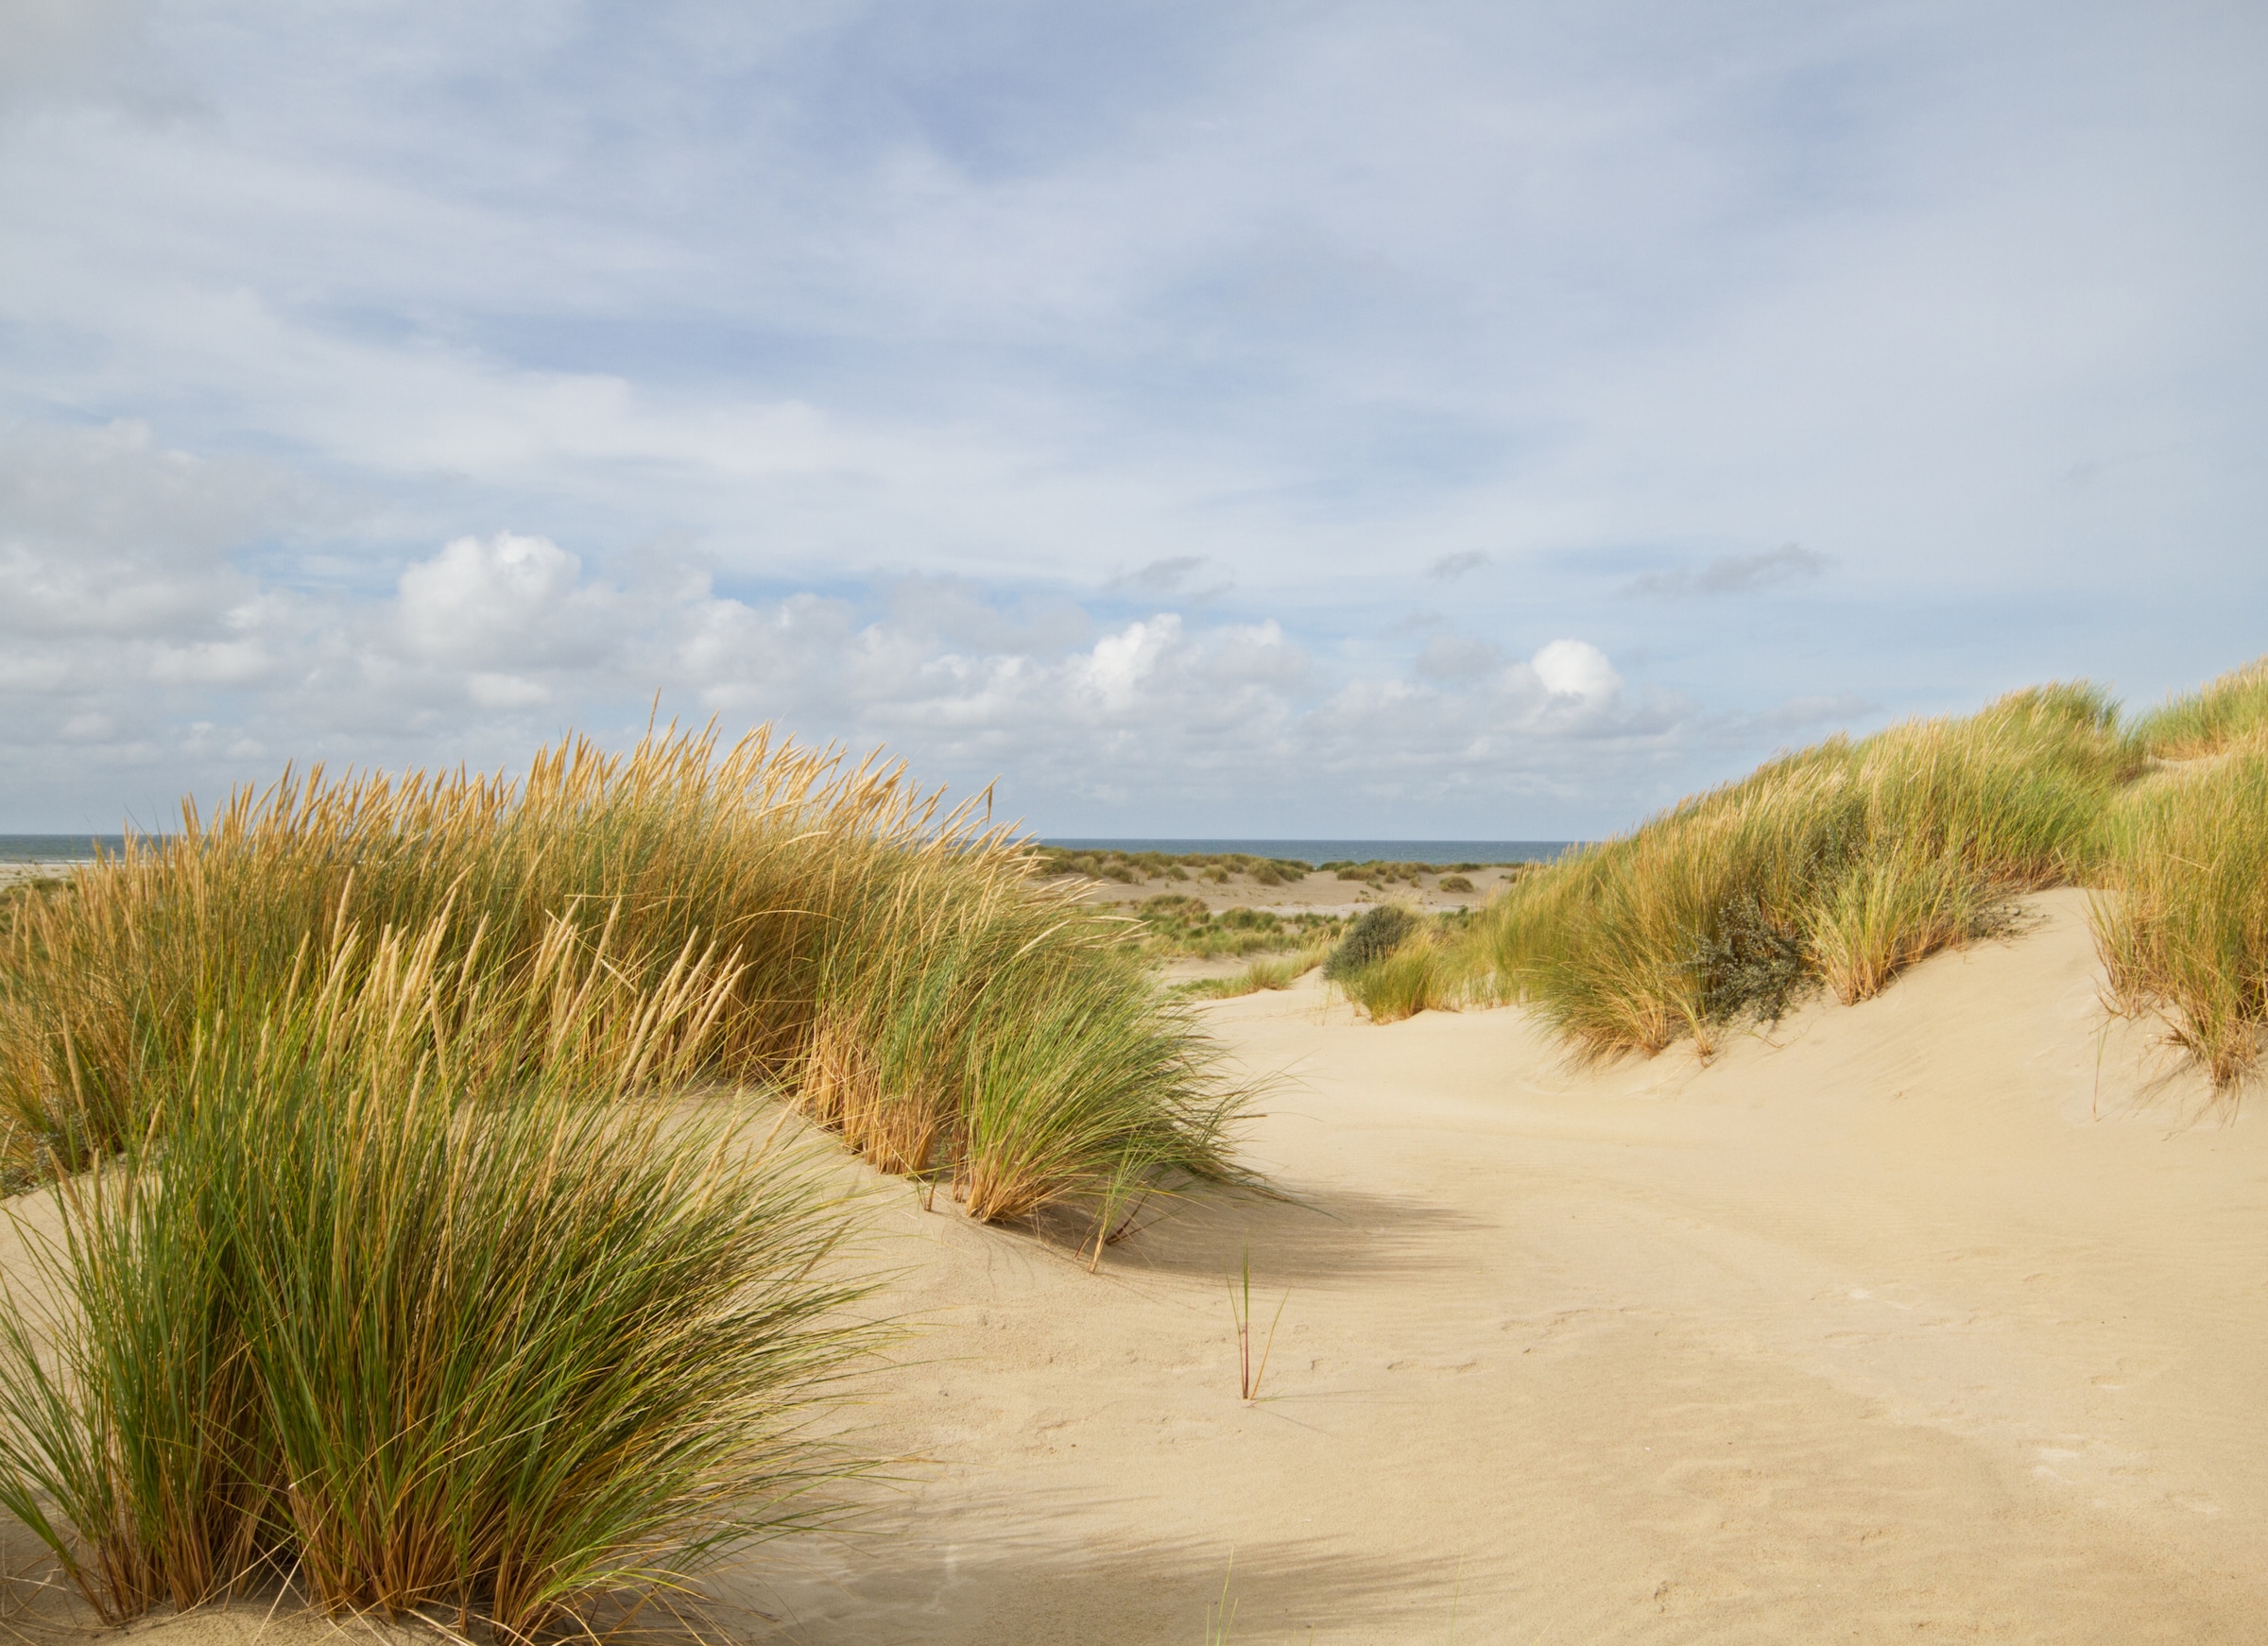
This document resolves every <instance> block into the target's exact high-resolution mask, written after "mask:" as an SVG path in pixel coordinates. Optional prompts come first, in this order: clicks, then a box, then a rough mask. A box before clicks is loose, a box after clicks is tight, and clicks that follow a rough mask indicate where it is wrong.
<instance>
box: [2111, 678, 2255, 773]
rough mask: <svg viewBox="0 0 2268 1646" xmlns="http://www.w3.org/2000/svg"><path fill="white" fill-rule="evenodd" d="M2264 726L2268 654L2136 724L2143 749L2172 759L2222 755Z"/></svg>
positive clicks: (2174, 699) (2161, 708)
mask: <svg viewBox="0 0 2268 1646" xmlns="http://www.w3.org/2000/svg"><path fill="white" fill-rule="evenodd" d="M2261 731H2268V658H2259V659H2257V660H2254V661H2252V662H2249V663H2247V664H2245V665H2244V666H2243V667H2242V668H2241V669H2231V670H2230V671H2229V672H2228V673H2227V674H2225V675H2223V676H2222V677H2220V678H2219V679H2217V680H2213V681H2211V682H2209V683H2208V684H2207V685H2206V686H2205V687H2204V688H2203V689H2201V690H2199V691H2195V692H2191V693H2190V694H2188V695H2187V696H2182V697H2175V698H2173V700H2172V701H2170V702H2167V703H2165V704H2162V705H2160V706H2159V707H2158V708H2156V709H2154V710H2152V711H2150V712H2148V713H2146V714H2144V715H2143V716H2142V717H2141V718H2140V719H2139V720H2138V721H2137V722H2136V723H2135V728H2134V733H2135V736H2136V738H2137V739H2138V740H2139V742H2140V743H2141V745H2142V746H2143V747H2144V748H2146V749H2148V750H2149V751H2150V753H2152V754H2153V755H2156V757H2158V758H2159V759H2160V760H2171V761H2182V760H2197V759H2200V758H2203V757H2205V756H2208V755H2215V754H2219V753H2221V752H2222V751H2223V750H2224V749H2226V748H2227V747H2229V746H2231V745H2232V744H2235V743H2238V742H2241V741H2243V740H2245V739H2248V738H2251V737H2253V736H2254V735H2256V734H2257V733H2259V732H2261Z"/></svg>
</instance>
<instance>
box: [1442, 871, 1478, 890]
mask: <svg viewBox="0 0 2268 1646" xmlns="http://www.w3.org/2000/svg"><path fill="white" fill-rule="evenodd" d="M1439 885H1440V889H1441V890H1443V891H1445V892H1469V891H1470V890H1472V889H1473V888H1472V882H1471V881H1470V880H1469V879H1468V878H1467V877H1466V876H1464V875H1461V874H1445V875H1443V876H1442V877H1441V879H1440V882H1439Z"/></svg>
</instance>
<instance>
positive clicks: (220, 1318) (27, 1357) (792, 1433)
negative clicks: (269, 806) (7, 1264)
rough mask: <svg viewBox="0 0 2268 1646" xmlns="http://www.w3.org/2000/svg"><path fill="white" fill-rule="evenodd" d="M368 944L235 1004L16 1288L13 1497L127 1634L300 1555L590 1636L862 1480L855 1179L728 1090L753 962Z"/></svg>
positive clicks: (66, 1199)
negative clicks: (742, 985)
mask: <svg viewBox="0 0 2268 1646" xmlns="http://www.w3.org/2000/svg"><path fill="white" fill-rule="evenodd" d="M446 937H447V932H446V928H445V926H444V925H443V924H442V923H440V922H435V923H434V924H432V925H431V926H429V927H428V928H427V929H426V930H425V931H424V932H423V933H421V934H417V935H416V936H415V937H414V938H413V937H408V936H404V935H403V934H395V933H388V934H384V935H382V936H381V937H380V938H379V939H378V940H377V941H376V942H375V943H364V942H363V941H362V939H361V938H360V936H359V934H358V933H357V932H356V930H355V929H354V928H352V927H346V928H342V929H338V930H336V931H335V932H334V934H331V935H330V937H329V938H328V939H327V940H326V942H325V943H324V944H323V945H322V946H320V947H318V948H315V949H313V950H312V951H310V950H304V949H303V950H302V955H301V959H302V963H303V964H302V965H301V967H300V968H299V969H297V970H296V971H295V975H294V978H293V979H292V980H291V981H290V982H289V983H288V984H287V985H286V986H284V987H283V989H281V990H280V991H279V994H278V996H277V998H276V999H275V1000H274V1001H273V1002H272V1003H271V1004H270V1006H269V1008H268V1009H267V1010H266V1011H265V1012H263V1013H260V1014H259V1015H257V1016H256V1017H255V1016H249V1015H248V1016H246V1017H244V1018H239V1019H224V1018H217V1017H216V1018H214V1019H210V1020H206V1021H204V1022H202V1023H200V1024H199V1025H198V1029H197V1031H196V1037H195V1038H196V1049H195V1055H194V1056H193V1057H191V1058H190V1059H189V1060H187V1061H186V1062H185V1063H184V1064H182V1065H180V1066H178V1067H175V1068H172V1069H169V1070H168V1072H167V1079H166V1083H165V1085H164V1087H163V1090H162V1091H160V1092H159V1093H157V1094H154V1100H155V1103H156V1104H158V1105H162V1106H163V1109H164V1111H165V1112H166V1113H167V1114H168V1115H169V1116H170V1121H169V1123H168V1124H167V1125H166V1127H165V1129H164V1131H163V1134H162V1140H161V1137H160V1134H159V1133H157V1132H155V1131H154V1130H153V1131H150V1132H147V1133H146V1134H145V1136H144V1138H143V1139H139V1140H133V1141H132V1142H130V1143H129V1146H128V1147H127V1148H126V1150H125V1151H124V1152H123V1153H122V1154H120V1155H118V1156H116V1157H112V1158H106V1159H104V1160H101V1161H99V1162H98V1163H97V1164H95V1165H94V1167H93V1169H92V1170H91V1171H90V1172H88V1173H87V1174H83V1175H81V1176H79V1177H77V1178H74V1179H70V1180H67V1181H65V1182H64V1183H62V1184H61V1185H60V1186H59V1187H58V1189H57V1190H56V1191H55V1193H56V1195H57V1197H58V1204H59V1209H60V1213H61V1223H62V1233H61V1236H60V1242H58V1243H53V1244H49V1245H45V1246H40V1245H37V1244H36V1243H35V1246H34V1249H35V1251H38V1252H39V1253H40V1254H41V1263H42V1269H43V1273H42V1275H41V1277H40V1278H41V1279H42V1280H43V1282H44V1286H45V1295H46V1301H45V1302H44V1303H42V1302H41V1301H40V1300H39V1299H38V1298H37V1297H35V1296H27V1295H25V1294H24V1293H22V1292H20V1291H17V1292H11V1293H10V1294H9V1296H8V1297H7V1298H6V1299H5V1301H4V1302H0V1362H4V1363H5V1374H6V1375H5V1376H4V1377H0V1503H5V1505H6V1507H7V1508H8V1509H9V1511H10V1512H12V1513H13V1514H14V1515H15V1516H17V1517H19V1518H20V1519H22V1520H23V1521H24V1522H25V1523H26V1525H28V1526H29V1527H31V1528H32V1530H33V1531H34V1532H35V1533H36V1534H37V1535H39V1536H40V1537H41V1538H42V1539H43V1540H44V1541H45V1542H46V1543H47V1544H48V1546H49V1547H50V1548H51V1549H52V1550H53V1551H54V1552H55V1553H56V1555H57V1556H58V1558H59V1559H60V1562H61V1564H62V1567H63V1569H64V1570H65V1571H66V1573H67V1574H68V1575H69V1577H70V1578H71V1580H72V1581H73V1582H74V1583H75V1584H76V1585H77V1586H78V1587H79V1588H80V1590H81V1591H82V1592H83V1593H84V1594H85V1595H86V1597H87V1598H88V1600H89V1601H90V1602H91V1603H93V1604H94V1606H95V1608H96V1609H97V1611H98V1612H99V1613H100V1614H101V1615H102V1616H103V1617H104V1618H105V1619H106V1620H112V1621H117V1620H125V1619H128V1618H130V1617H132V1616H134V1615H135V1614H137V1613H139V1612H141V1611H142V1610H144V1609H145V1608H146V1607H147V1606H148V1605H150V1604H151V1603H155V1602H159V1601H169V1602H171V1603H174V1604H175V1605H177V1606H189V1605H194V1604H197V1603H200V1602H203V1601H206V1600H210V1599H213V1598H215V1597H218V1596H222V1595H226V1594H229V1593H232V1592H234V1591H237V1590H240V1589H242V1588H244V1587H245V1586H248V1585H253V1584H258V1583H262V1582H270V1581H274V1580H277V1579H281V1578H284V1577H290V1578H293V1579H295V1580H296V1581H297V1582H298V1583H299V1584H301V1586H303V1587H304V1589H305V1590H306V1592H307V1593H308V1594H309V1596H310V1597H311V1598H312V1599H313V1600H314V1601H315V1602H316V1603H318V1605H321V1606H323V1607H325V1608H327V1609H329V1610H332V1611H336V1612H354V1613H361V1612H367V1611H369V1610H372V1609H376V1610H380V1611H384V1612H387V1613H390V1614H397V1615H398V1614H404V1613H411V1612H435V1613H438V1614H440V1615H443V1616H445V1617H447V1618H449V1619H452V1620H455V1624H456V1627H457V1628H458V1630H459V1631H460V1633H461V1632H462V1631H463V1630H464V1629H465V1627H466V1626H467V1625H468V1623H469V1622H470V1621H471V1620H474V1619H477V1620H481V1621H482V1622H484V1623H485V1624H487V1625H488V1626H489V1627H490V1629H492V1630H493V1631H494V1633H495V1635H496V1636H497V1637H499V1638H502V1639H508V1640H523V1641H524V1640H528V1639H531V1638H533V1637H536V1636H538V1635H541V1634H550V1633H555V1632H558V1631H559V1630H562V1629H572V1630H575V1631H576V1632H588V1631H589V1630H590V1629H591V1628H592V1627H593V1617H594V1613H595V1612H596V1610H597V1609H598V1608H601V1607H603V1606H607V1605H610V1604H613V1603H623V1602H627V1603H630V1604H632V1605H633V1606H634V1605H635V1604H636V1603H638V1602H639V1600H640V1598H641V1597H652V1596H655V1595H657V1594H659V1595H662V1596H666V1595H668V1594H669V1593H671V1592H674V1591H676V1590H678V1589H680V1588H681V1587H682V1586H684V1585H685V1583H686V1582H687V1580H688V1579H689V1577H690V1576H691V1575H692V1574H693V1573H695V1572H696V1571H697V1569H699V1568H700V1567H701V1566H702V1565H703V1564H705V1563H706V1562H707V1561H709V1560H710V1559H712V1558H713V1557H714V1556H716V1555H717V1554H719V1553H721V1552H724V1551H725V1550H727V1549H730V1548H733V1547H737V1546H741V1545H744V1544H746V1543H747V1542H748V1541H750V1540H753V1539H758V1538H762V1537H766V1536H770V1535H777V1534H778V1533H781V1532H783V1531H787V1530H792V1529H795V1528H797V1527H799V1526H804V1525H809V1524H811V1523H813V1522H814V1521H815V1520H816V1519H819V1518H823V1517H826V1516H827V1515H828V1514H829V1513H830V1511H831V1504H830V1503H829V1502H828V1500H827V1499H826V1495H825V1492H824V1489H823V1488H825V1486H826V1485H827V1483H829V1482H831V1481H835V1480H839V1479H841V1478H842V1477H843V1476H844V1475H845V1474H846V1473H849V1472H855V1470H856V1468H857V1467H858V1466H857V1465H856V1464H855V1462H854V1461H853V1460H851V1459H850V1458H848V1457H847V1456H846V1455H845V1454H843V1453H841V1452H839V1451H838V1450H836V1449H833V1447H831V1446H829V1445H827V1444H826V1443H824V1442H823V1441H822V1440H821V1439H820V1438H818V1437H817V1436H816V1434H815V1433H814V1432H813V1430H812V1427H811V1419H812V1418H813V1416H814V1415H816V1414H817V1412H818V1411H820V1410H821V1409H822V1408H823V1406H824V1404H825V1402H826V1401H827V1400H828V1399H829V1398H830V1391H831V1390H832V1389H833V1386H834V1385H835V1384H836V1383H837V1382H838V1381H839V1380H840V1379H841V1378H842V1376H843V1375H844V1374H845V1372H846V1371H847V1370H849V1369H850V1368H851V1365H852V1363H854V1362H855V1360H856V1359H857V1358H858V1357H859V1356H861V1355H862V1354H864V1353H866V1352H868V1350H870V1349H871V1348H872V1347H873V1346H874V1345H875V1342H876V1340H875V1337H874V1335H873V1333H872V1331H871V1330H870V1329H866V1328H863V1327H860V1326H858V1325H856V1324H854V1323H850V1322H847V1321H845V1319H844V1318H843V1316H842V1313H841V1311H842V1310H843V1308H844V1306H845V1305H846V1304H849V1303H851V1301H853V1300H854V1299H855V1298H856V1297H857V1296H858V1295H859V1293H860V1288H859V1286H858V1285H857V1284H856V1283H855V1282H844V1281H842V1280H838V1279H833V1278H830V1277H829V1276H830V1273H831V1268H832V1265H833V1260H834V1257H835V1254H836V1252H837V1250H838V1247H839V1244H840V1242H841V1239H842V1235H843V1230H844V1224H843V1220H842V1217H841V1214H840V1211H839V1209H838V1208H837V1206H836V1203H835V1200H834V1196H833V1192H830V1191H828V1190H825V1189H824V1188H822V1187H821V1183H820V1178H819V1176H818V1174H816V1171H815V1170H814V1169H813V1168H812V1167H811V1166H805V1165H799V1164H797V1163H796V1162H795V1161H794V1160H793V1159H791V1158H789V1157H783V1156H782V1154H780V1153H779V1152H778V1151H776V1150H773V1149H769V1148H767V1147H765V1145H764V1143H763V1142H762V1140H759V1139H756V1138H753V1137H750V1136H748V1135H747V1134H746V1132H745V1130H744V1127H743V1125H742V1123H739V1122H736V1121H734V1120H733V1119H731V1118H730V1116H729V1115H727V1114H725V1113H723V1112H722V1111H720V1110H718V1109H717V1108H716V1107H714V1106H695V1107H692V1108H687V1107H685V1106H667V1105H664V1104H662V1103H661V1102H659V1101H656V1099H657V1097H658V1096H659V1094H661V1093H662V1092H665V1091H668V1090H672V1089H677V1088H678V1087H679V1086H680V1085H681V1084H682V1083H683V1082H684V1081H685V1080H686V1079H688V1078H689V1077H690V1076H691V1075H692V1074H693V1073H694V1072H695V1071H696V1069H697V1068H698V1067H699V1063H700V1054H701V1052H702V1050H703V1045H704V1042H705V1041H706V1040H707V1039H708V1038H709V1037H712V1036H713V1035H714V1034H715V1033H716V1031H717V1028H718V1023H719V1013H718V1007H719V1006H720V1004H721V1003H722V1002H723V1001H725V1000H726V999H728V998H729V997H730V992H731V988H732V986H733V984H734V982H735V981H736V968H735V966H734V965H733V964H732V963H731V962H730V961H726V960H722V959H720V958H719V957H717V956H716V955H714V954H713V953H708V954H694V955H691V956H689V957H688V959H687V963H686V965H685V966H684V967H683V968H682V969H679V972H678V974H677V980H676V983H675V984H674V985H672V986H667V987H664V988H662V989H661V990H659V991H652V992H648V993H646V994H645V995H644V1004H643V1007H642V1009H640V1010H638V1011H635V1012H630V1013H627V1014H626V1013H624V1012H622V1011H620V1010H619V1009H616V1008H618V1007H619V1005H620V1004H621V1003H620V1002H619V1001H618V1000H615V999H613V998H611V997H613V996H615V995H616V994H617V991H619V990H620V989H621V988H622V987H623V986H624V985H623V982H622V979H621V977H620V974H619V973H618V972H617V971H615V970H614V969H613V968H612V967H611V965H610V962H609V960H608V958H607V957H606V955H605V954H604V952H602V951H601V950H600V949H599V948H598V947H597V944H596V942H595V941H594V940H593V938H592V937H591V936H590V934H586V933H583V932H580V931H578V930H576V928H575V927H573V926H572V925H571V924H569V923H567V922H556V923H555V925H554V927H553V928H552V930H551V932H550V933H549V934H548V935H547V938H546V941H545V944H544V947H543V952H542V953H541V955H540V956H539V957H538V958H537V959H536V960H535V962H534V965H533V972H532V976H531V978H530V979H529V980H528V981H529V982H532V984H533V986H517V987H508V988H506V987H498V986H497V985H499V984H500V983H502V982H505V981H506V979H505V978H504V977H503V976H502V975H501V974H502V968H501V967H499V966H498V965H496V964H495V963H494V962H493V961H492V959H490V957H489V956H488V955H486V954H485V953H484V952H483V949H482V946H481V944H480V943H479V942H478V941H477V940H476V941H474V942H473V943H472V944H470V945H468V947H467V949H466V951H465V952H463V953H462V954H460V955H457V956H455V957H454V958H452V957H450V956H449V955H448V954H447V948H448V945H447V941H446Z"/></svg>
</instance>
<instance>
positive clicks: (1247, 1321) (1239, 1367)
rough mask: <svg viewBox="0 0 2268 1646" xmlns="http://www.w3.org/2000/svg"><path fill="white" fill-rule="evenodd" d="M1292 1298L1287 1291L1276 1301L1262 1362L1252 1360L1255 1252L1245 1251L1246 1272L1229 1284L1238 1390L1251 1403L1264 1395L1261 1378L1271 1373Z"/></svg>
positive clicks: (1261, 1356)
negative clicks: (1278, 1332)
mask: <svg viewBox="0 0 2268 1646" xmlns="http://www.w3.org/2000/svg"><path fill="white" fill-rule="evenodd" d="M1291 1300H1292V1295H1291V1294H1290V1293H1289V1292H1286V1293H1285V1294H1284V1295H1283V1296H1282V1297H1281V1298H1280V1299H1279V1300H1278V1302H1277V1304H1276V1317H1275V1318H1274V1319H1273V1320H1271V1321H1270V1322H1269V1323H1268V1336H1267V1341H1266V1342H1265V1343H1263V1345H1262V1346H1261V1349H1260V1363H1258V1364H1257V1365H1255V1364H1254V1363H1253V1361H1252V1254H1251V1253H1250V1252H1249V1251H1247V1252H1246V1254H1245V1268H1244V1274H1243V1276H1242V1277H1240V1278H1239V1279H1237V1280H1232V1281H1230V1282H1229V1312H1231V1313H1232V1314H1233V1315H1234V1316H1235V1317H1236V1394H1237V1398H1238V1399H1240V1400H1242V1401H1244V1402H1245V1403H1246V1405H1250V1404H1251V1403H1252V1402H1253V1401H1255V1400H1257V1399H1259V1398H1260V1382H1261V1380H1262V1379H1263V1378H1264V1377H1266V1376H1267V1372H1268V1356H1269V1355H1270V1354H1271V1353H1273V1352H1274V1351H1275V1347H1276V1329H1277V1327H1279V1326H1280V1325H1282V1324H1283V1311H1284V1307H1285V1305H1287V1304H1289V1303H1290V1302H1291Z"/></svg>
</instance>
